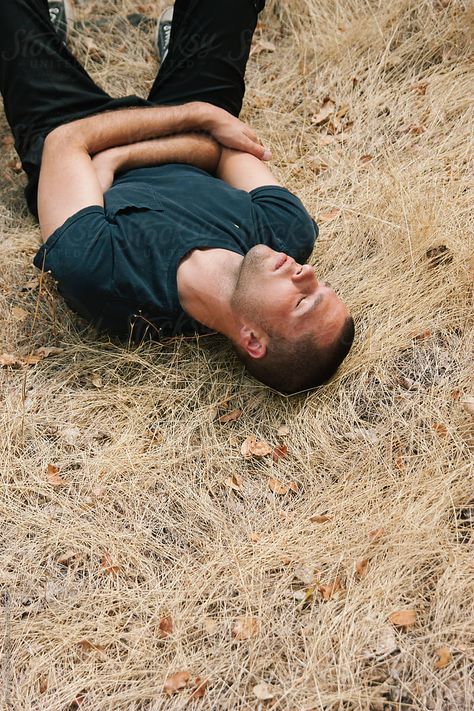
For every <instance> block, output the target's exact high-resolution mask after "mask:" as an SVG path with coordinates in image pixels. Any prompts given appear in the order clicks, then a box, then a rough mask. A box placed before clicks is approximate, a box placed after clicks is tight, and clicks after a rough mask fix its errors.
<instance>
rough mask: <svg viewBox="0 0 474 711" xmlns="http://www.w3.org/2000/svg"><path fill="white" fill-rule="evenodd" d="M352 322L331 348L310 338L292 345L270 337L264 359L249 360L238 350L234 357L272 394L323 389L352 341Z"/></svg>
mask: <svg viewBox="0 0 474 711" xmlns="http://www.w3.org/2000/svg"><path fill="white" fill-rule="evenodd" d="M354 334H355V326H354V319H353V318H352V317H351V316H348V317H347V318H346V320H345V322H344V325H343V326H342V328H341V330H340V332H339V335H338V336H337V338H336V339H335V340H334V341H333V343H331V345H330V346H326V347H325V348H321V347H319V346H318V344H317V342H316V341H315V338H314V336H313V335H312V334H307V335H305V336H303V337H302V338H300V339H299V340H298V341H295V342H292V341H288V340H285V339H283V338H279V337H276V336H273V337H272V338H271V339H270V342H269V344H268V347H267V352H266V354H265V356H264V357H263V358H258V359H257V358H252V357H251V356H249V355H248V353H246V352H245V351H243V350H242V349H241V348H236V350H237V355H238V356H239V358H240V360H241V361H242V362H243V363H244V365H245V367H246V368H247V370H248V371H249V372H250V373H251V374H252V375H253V376H254V377H255V378H257V380H260V382H262V383H264V384H265V385H268V386H269V387H271V388H273V389H274V390H278V391H279V392H282V393H285V394H292V393H296V392H299V391H300V390H309V389H310V388H315V387H317V386H318V385H322V384H323V383H325V382H327V381H328V380H329V378H331V377H332V376H333V375H334V373H335V372H336V370H337V369H338V368H339V366H340V364H341V363H342V361H343V360H344V358H345V357H346V356H347V354H348V353H349V351H350V349H351V346H352V343H353V341H354Z"/></svg>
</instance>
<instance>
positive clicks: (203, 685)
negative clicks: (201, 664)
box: [189, 676, 209, 701]
mask: <svg viewBox="0 0 474 711" xmlns="http://www.w3.org/2000/svg"><path fill="white" fill-rule="evenodd" d="M208 685H209V679H201V677H200V676H197V677H196V678H195V680H194V689H193V691H192V692H191V695H190V697H189V700H190V701H195V700H196V699H202V697H203V696H204V694H205V693H206V689H207V687H208Z"/></svg>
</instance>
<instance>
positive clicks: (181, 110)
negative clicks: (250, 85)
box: [38, 102, 268, 240]
mask: <svg viewBox="0 0 474 711" xmlns="http://www.w3.org/2000/svg"><path fill="white" fill-rule="evenodd" d="M190 131H206V132H208V133H210V134H211V135H212V136H213V137H214V138H215V139H216V140H217V141H218V142H219V143H221V144H222V145H226V146H231V147H233V148H238V149H239V150H249V151H251V152H253V153H254V154H255V155H257V156H259V157H261V158H262V159H266V158H267V157H268V152H266V151H265V149H264V148H263V147H262V146H261V145H260V143H259V141H258V138H257V137H256V135H255V133H254V132H253V131H252V129H250V128H249V127H248V126H246V125H245V124H244V123H242V122H241V121H239V119H237V118H235V116H232V115H231V114H229V113H227V111H224V110H223V109H219V108H217V107H215V106H211V105H210V104H206V103H203V102H190V103H188V104H183V105H180V106H169V107H168V106H166V107H164V106H160V107H151V108H144V109H124V110H121V111H113V112H109V113H105V114H98V115H96V116H90V117H88V118H85V119H80V120H79V121H74V122H72V123H69V124H64V125H63V126H60V127H58V128H56V129H54V131H52V132H51V133H50V134H49V135H48V136H47V138H46V141H45V144H44V150H43V158H42V164H41V173H40V181H39V189H38V212H39V218H40V226H41V234H42V236H43V239H44V240H46V239H47V238H48V237H49V236H50V235H51V234H52V233H53V232H54V230H55V229H56V228H57V227H60V226H61V225H62V224H63V222H64V221H65V220H66V219H67V218H68V217H70V216H71V215H73V214H74V213H76V212H78V211H79V210H81V209H82V208H84V207H88V206H90V205H103V201H102V191H101V187H100V184H99V181H98V179H97V175H96V172H95V170H94V167H93V165H92V160H91V156H92V155H94V154H95V153H99V152H101V151H104V150H107V149H109V148H112V147H115V146H124V145H128V144H131V143H137V142H141V141H147V140H150V139H153V138H158V137H160V136H166V135H170V134H176V133H188V132H190Z"/></svg>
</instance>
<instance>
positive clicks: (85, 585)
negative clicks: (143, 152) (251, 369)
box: [0, 0, 474, 711]
mask: <svg viewBox="0 0 474 711" xmlns="http://www.w3.org/2000/svg"><path fill="white" fill-rule="evenodd" d="M162 5H163V3H158V5H157V6H155V4H154V3H147V4H146V5H141V6H139V7H138V6H136V5H135V3H132V2H131V0H114V1H113V2H112V1H111V0H107V1H106V2H101V3H95V2H92V1H91V0H85V1H83V2H82V3H81V4H80V5H79V4H76V15H77V17H78V18H79V19H81V18H82V19H83V20H86V21H87V22H88V23H92V25H94V23H95V22H96V21H97V20H101V24H100V28H99V29H97V28H96V27H95V28H94V26H91V25H90V24H84V25H83V26H82V28H81V27H80V28H79V30H78V33H77V35H76V36H75V38H74V40H73V47H74V51H75V52H76V54H77V55H78V56H79V57H80V58H81V59H82V60H83V61H84V62H85V64H86V66H87V68H88V70H89V71H90V72H91V74H92V75H93V76H94V78H95V79H96V80H97V81H98V82H99V83H100V84H101V85H102V86H104V87H106V88H107V89H109V90H110V91H111V92H112V93H113V94H114V95H119V94H123V93H134V92H135V93H139V94H141V95H145V94H146V91H147V88H149V86H150V84H151V82H152V78H153V73H154V72H155V70H156V60H155V55H154V51H153V24H152V23H151V22H143V23H142V24H141V25H140V26H139V27H138V28H134V27H132V26H131V25H130V23H129V21H128V20H126V19H124V18H125V17H126V15H127V14H129V13H131V12H132V11H135V12H137V11H139V12H141V13H143V14H145V15H146V16H148V17H151V16H154V15H156V14H157V12H158V11H160V10H161V8H162ZM107 18H108V19H107ZM473 26H474V23H473V14H472V5H469V4H468V3H467V2H466V3H465V2H462V1H461V0H452V1H451V2H450V1H449V0H419V1H417V2H415V1H414V0H392V1H391V2H388V1H386V2H383V0H382V1H378V0H377V1H376V0H367V1H366V2H363V1H362V0H350V1H349V2H344V3H342V2H341V3H337V2H334V3H329V2H318V0H292V1H291V3H285V2H282V1H279V0H273V1H272V2H270V3H268V8H267V10H266V12H265V13H264V14H263V15H262V16H261V23H260V25H259V28H258V31H257V34H256V38H255V44H254V50H253V54H252V57H251V60H250V64H249V69H248V93H247V99H246V104H245V107H244V114H243V117H244V118H245V120H247V121H249V122H250V123H251V124H252V125H254V126H255V127H256V128H257V129H258V132H259V134H260V136H261V137H262V138H263V139H264V141H265V143H266V144H267V145H269V146H270V147H271V148H272V150H273V154H274V161H273V165H274V169H275V171H276V173H277V175H278V176H279V178H280V179H281V181H282V182H283V183H284V184H285V185H287V186H288V187H289V188H290V189H292V190H293V191H294V192H296V193H297V194H298V195H299V196H300V197H301V198H302V199H303V201H304V202H305V204H306V206H307V208H308V210H309V211H310V212H311V214H312V215H313V216H314V217H315V219H316V220H317V221H318V222H319V224H320V239H319V240H318V243H317V245H316V249H315V251H314V254H313V256H312V258H311V261H312V263H313V264H314V265H315V267H316V269H317V273H318V274H321V275H322V276H323V277H324V278H326V279H328V280H329V281H330V282H331V283H332V284H333V285H334V286H335V287H336V288H337V289H338V290H339V292H340V294H341V295H342V296H343V297H344V298H345V299H346V300H347V302H348V304H349V305H350V308H351V310H352V313H353V315H354V318H355V321H356V328H357V337H356V342H355V346H354V348H353V351H352V352H351V354H350V356H349V358H348V359H347V361H346V363H345V364H344V366H343V367H342V369H341V370H340V373H339V374H338V376H337V377H336V378H335V379H334V380H333V381H332V382H331V383H330V384H328V385H326V386H324V387H322V388H319V389H317V390H316V391H315V392H312V393H309V394H304V395H299V396H295V397H289V398H284V397H281V396H279V395H277V394H274V393H272V392H269V391H268V390H267V389H265V388H264V387H262V386H260V385H259V384H258V383H256V382H255V381H253V380H252V379H251V378H250V377H248V376H246V375H245V373H244V372H243V371H242V367H241V366H240V364H239V363H238V362H237V361H236V360H235V358H234V356H233V355H232V353H231V350H230V349H229V347H228V346H227V345H226V343H225V342H224V340H223V339H221V338H220V337H219V336H211V337H206V338H201V339H200V340H196V339H194V338H191V339H178V340H174V341H169V342H164V343H161V344H154V345H146V344H144V345H142V346H140V347H138V348H135V347H128V345H127V344H123V343H119V342H116V341H113V340H110V339H108V338H107V337H106V336H98V335H97V334H96V333H94V331H93V330H92V329H91V328H90V327H88V326H87V325H86V324H85V323H84V322H83V321H81V320H80V319H79V318H77V317H75V316H74V315H73V314H71V313H70V312H69V311H68V310H67V308H66V307H65V305H64V304H63V302H62V300H61V298H60V297H59V296H58V295H57V294H56V293H55V288H54V284H53V283H52V281H51V280H48V279H47V280H45V281H44V282H42V284H41V285H39V282H38V274H37V272H36V271H35V269H34V267H33V266H32V257H33V255H34V253H35V251H36V249H37V248H38V245H39V239H40V238H39V231H38V227H37V225H36V224H35V222H34V221H33V219H32V218H31V217H30V216H28V214H27V212H26V209H25V207H24V203H23V197H22V185H23V178H22V175H21V171H20V169H19V166H18V165H17V162H16V161H17V158H16V156H15V153H14V149H13V147H12V145H11V142H10V141H9V138H8V135H9V134H8V127H7V124H6V122H5V121H4V120H3V123H2V128H1V131H2V136H3V150H2V156H1V173H0V189H1V197H2V199H1V207H0V230H1V235H2V239H1V242H0V249H1V264H2V269H1V277H0V305H1V308H0V318H1V344H0V353H2V352H3V353H4V355H3V356H2V363H3V367H2V368H1V369H0V378H1V391H0V398H1V432H2V479H1V489H0V506H1V512H2V528H1V533H0V549H1V565H0V586H1V608H0V609H1V633H0V635H1V636H0V640H1V645H2V675H3V676H2V685H1V686H0V689H1V691H0V698H1V702H0V706H1V708H5V709H13V710H14V711H20V710H21V711H26V710H27V709H28V710H33V709H37V710H40V709H41V710H43V709H45V710H47V711H69V710H72V709H74V708H80V709H81V710H82V709H84V710H87V711H106V710H107V711H108V710H110V711H112V710H113V711H125V710H127V711H129V710H130V711H132V710H133V711H135V710H136V711H138V710H147V711H151V710H156V709H166V710H168V709H170V710H173V709H181V708H184V707H186V708H196V709H212V710H218V711H220V710H222V711H224V710H227V709H229V710H232V711H235V710H238V709H262V710H263V709H265V710H266V711H270V710H271V711H273V710H275V711H277V710H278V711H280V710H281V711H283V710H287V711H309V710H312V709H315V710H316V709H317V710H318V711H323V710H324V711H339V710H342V709H344V710H347V711H356V710H359V711H401V710H402V709H403V710H404V711H405V710H407V709H413V710H415V709H416V710H417V711H421V710H429V711H470V710H471V709H472V708H473V703H474V690H473V660H474V652H473V642H474V635H473V625H472V621H473V619H474V608H473V599H474V564H473V556H472V554H473V534H472V526H473V519H474V500H473V498H472V497H473V487H472V485H473V479H472V448H473V446H474V430H473V422H474V420H473V418H472V416H471V415H470V414H469V412H468V410H469V400H468V398H469V396H471V397H472V395H473V389H472V380H471V378H472V360H473V359H472V354H473V339H472V333H473V331H472V297H471V284H472V267H473V262H472V253H473V241H472V212H471V208H472V199H473V195H472V192H473V191H472V183H471V182H470V178H472V172H471V173H470V169H469V164H468V159H469V155H470V154H471V156H472V145H473V143H472V134H471V133H470V132H471V131H472V125H473V119H472V96H473V82H472V64H471V65H470V64H469V61H470V60H471V61H472V44H470V43H471V41H472V30H473ZM470 72H471V73H470ZM470 220H471V221H470ZM41 348H46V349H50V348H53V349H61V350H59V351H56V350H53V351H52V352H50V351H48V350H43V351H41V350H40V351H39V352H38V349H41ZM12 362H14V364H13V365H8V363H12ZM15 362H16V363H15ZM471 403H472V400H471ZM471 409H472V404H471ZM227 416H228V417H227ZM250 437H255V438H256V439H257V440H258V441H260V442H263V444H260V445H255V442H253V441H252V440H248V438H250ZM244 442H246V444H245V445H244V447H243V449H242V445H243V444H244ZM265 443H267V445H268V446H266V445H265ZM252 452H256V454H253V453H252ZM266 452H269V453H266ZM244 454H246V456H244ZM258 454H260V455H263V456H257V455H258ZM177 672H186V673H187V674H182V675H181V676H178V677H176V676H171V675H174V674H175V673H177ZM187 675H189V677H188V676H187ZM170 677H171V678H170ZM197 677H199V678H200V680H201V681H196V678H197ZM167 679H168V681H166V680H167ZM165 684H166V686H164V685H165ZM179 687H181V688H179ZM174 690H175V692H174V693H173V691H174ZM166 691H168V692H169V693H166ZM191 697H192V698H191Z"/></svg>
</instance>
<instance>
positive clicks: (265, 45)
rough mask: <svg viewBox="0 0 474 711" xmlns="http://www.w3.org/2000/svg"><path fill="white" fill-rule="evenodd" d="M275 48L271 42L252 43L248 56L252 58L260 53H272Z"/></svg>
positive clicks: (259, 41) (258, 41) (260, 40)
mask: <svg viewBox="0 0 474 711" xmlns="http://www.w3.org/2000/svg"><path fill="white" fill-rule="evenodd" d="M275 50H276V46H275V45H274V44H273V42H267V41H266V40H263V39H259V40H257V41H256V42H254V44H253V47H252V49H251V50H250V56H251V57H253V56H254V55H256V54H261V52H274V51H275Z"/></svg>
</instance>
